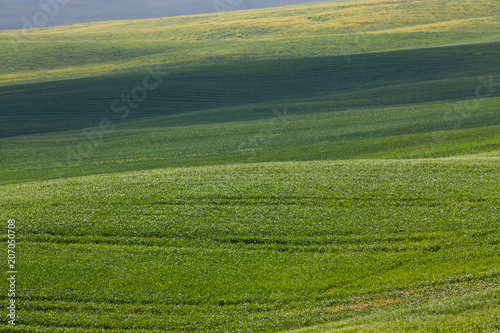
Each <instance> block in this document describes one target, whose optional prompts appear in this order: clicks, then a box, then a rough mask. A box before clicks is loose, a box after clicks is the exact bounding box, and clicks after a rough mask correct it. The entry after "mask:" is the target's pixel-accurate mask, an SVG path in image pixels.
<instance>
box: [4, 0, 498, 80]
mask: <svg viewBox="0 0 500 333" xmlns="http://www.w3.org/2000/svg"><path fill="white" fill-rule="evenodd" d="M499 17H500V3H498V1H493V0H480V1H471V0H467V1H463V0H445V1H439V2H436V1H434V0H405V1H399V2H397V3H395V2H394V1H389V0H366V1H345V2H339V1H335V2H325V3H317V4H306V5H296V6H289V7H283V8H277V9H264V10H255V11H242V12H232V13H225V14H224V15H223V16H222V18H221V17H220V16H219V15H218V14H212V15H198V16H189V17H177V18H166V19H154V20H144V21H141V20H139V21H113V22H104V23H92V24H81V25H75V26H72V27H58V28H48V29H42V30H38V31H34V32H33V31H31V32H29V33H25V32H22V31H6V32H0V58H1V59H2V61H1V63H0V83H3V84H10V83H12V82H26V81H34V80H35V81H36V80H47V79H58V78H67V77H79V76H94V75H97V74H103V73H109V72H116V71H121V70H125V69H134V68H135V69H137V68H144V67H147V66H150V67H152V66H156V65H163V66H166V67H168V68H172V67H175V66H186V65H199V64H214V63H225V62H235V61H239V62H241V61H255V60H266V59H284V58H302V57H317V56H332V55H350V54H359V53H365V52H372V51H387V50H394V49H414V48H420V47H428V46H436V45H448V44H460V43H466V42H472V41H485V40H497V41H498V38H499V37H500V35H499V27H500V25H499Z"/></svg>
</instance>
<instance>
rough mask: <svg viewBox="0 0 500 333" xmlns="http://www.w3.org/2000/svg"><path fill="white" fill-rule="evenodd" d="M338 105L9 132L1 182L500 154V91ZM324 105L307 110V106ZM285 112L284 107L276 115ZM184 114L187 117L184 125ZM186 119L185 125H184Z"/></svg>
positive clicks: (286, 106) (287, 106) (0, 169)
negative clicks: (425, 101) (384, 104)
mask: <svg viewBox="0 0 500 333" xmlns="http://www.w3.org/2000/svg"><path fill="white" fill-rule="evenodd" d="M476 102H477V103H478V104H477V107H475V108H468V107H465V105H464V103H463V102H451V103H438V104H430V105H420V106H419V105H414V106H406V107H394V108H375V109H371V108H369V109H360V110H346V111H337V112H331V111H330V106H331V104H330V103H328V102H311V103H290V104H282V105H278V106H277V108H276V109H275V110H274V112H273V105H267V106H263V107H261V108H258V109H248V108H244V107H242V108H240V109H239V113H241V114H244V113H245V112H254V111H255V112H259V113H261V114H262V115H266V114H267V117H268V119H262V120H253V121H249V120H243V121H233V122H227V123H224V122H221V123H215V124H198V125H186V122H187V121H189V117H192V118H193V119H195V120H198V119H199V120H200V122H202V120H203V119H204V118H205V117H212V118H213V119H217V116H220V117H222V118H223V119H226V118H228V117H232V116H233V112H234V108H229V109H227V110H225V109H223V110H219V111H218V112H216V113H215V114H210V113H208V114H207V113H206V112H200V113H193V114H189V115H186V116H185V117H184V116H182V115H181V116H180V117H178V116H168V117H156V118H153V119H150V120H144V121H138V122H137V123H130V124H129V125H125V124H120V123H119V122H117V123H116V125H117V127H116V128H115V129H111V126H109V127H107V128H94V129H91V130H88V131H83V132H82V131H68V132H62V133H53V134H52V133H50V134H40V135H30V136H18V137H12V138H4V139H0V142H1V145H2V150H1V152H2V158H1V159H0V181H1V183H3V184H5V183H15V182H21V181H29V180H37V179H50V178H56V177H70V176H80V175H88V174H99V173H107V172H120V171H130V170H145V169H152V168H161V167H166V166H169V167H182V166H197V165H217V164H231V163H249V162H271V161H300V160H331V159H360V158H361V159H371V158H376V159H380V158H425V157H450V156H456V157H458V156H462V155H477V154H480V155H482V156H499V154H500V153H499V152H500V137H499V136H498V133H499V130H500V115H499V113H498V109H499V106H500V99H499V98H492V99H484V100H476ZM303 110H308V111H309V112H316V113H313V114H303V115H301V114H300V113H301V111H303ZM275 112H276V113H275ZM176 122H177V123H178V124H176ZM179 123H180V124H182V125H179Z"/></svg>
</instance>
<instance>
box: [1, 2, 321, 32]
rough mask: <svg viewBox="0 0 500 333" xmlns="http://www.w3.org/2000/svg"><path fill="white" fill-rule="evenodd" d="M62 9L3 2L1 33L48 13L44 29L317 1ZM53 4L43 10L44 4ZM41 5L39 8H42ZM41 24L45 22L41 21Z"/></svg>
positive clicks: (80, 4)
mask: <svg viewBox="0 0 500 333" xmlns="http://www.w3.org/2000/svg"><path fill="white" fill-rule="evenodd" d="M59 2H60V3H62V4H63V5H62V6H59V8H54V6H53V3H54V2H51V1H45V2H44V1H40V2H38V3H36V2H33V1H31V0H3V1H2V3H0V30H5V29H22V27H23V26H24V25H26V22H25V21H24V20H23V17H25V18H27V20H28V22H30V23H31V24H33V25H34V26H36V25H35V23H34V21H35V20H33V16H35V15H37V13H39V12H42V13H43V12H48V13H50V14H52V15H50V19H49V20H48V22H46V24H44V27H52V26H57V25H74V24H78V23H86V22H96V21H110V20H131V19H147V18H154V17H170V16H180V15H194V14H202V13H214V12H219V11H222V12H227V11H232V10H248V9H256V8H268V7H278V6H286V5H293V4H299V3H310V2H318V0H252V1H243V0H217V1H214V0H168V1H162V0H141V1H140V2H138V1H136V0H104V1H62V0H61V1H59ZM47 3H48V4H52V5H51V6H49V10H44V8H45V6H44V5H45V4H47ZM41 5H42V6H41ZM40 21H41V22H43V23H45V22H44V21H43V20H40Z"/></svg>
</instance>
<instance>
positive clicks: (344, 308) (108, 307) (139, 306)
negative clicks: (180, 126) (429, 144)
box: [0, 158, 500, 332]
mask: <svg viewBox="0 0 500 333" xmlns="http://www.w3.org/2000/svg"><path fill="white" fill-rule="evenodd" d="M498 161H499V160H498V159H488V158H485V159H475V160H468V159H448V160H425V159H422V160H412V161H389V160H386V161H334V162H332V161H325V162H292V163H267V164H249V165H232V166H213V167H197V168H178V169H170V170H169V169H167V170H164V169H159V170H153V171H142V172H133V173H121V174H114V175H98V176H90V177H82V178H68V179H60V180H52V181H43V182H42V181H39V182H32V183H26V184H17V185H6V186H2V191H0V204H1V206H2V211H1V212H0V218H1V219H2V220H5V221H6V218H9V219H11V218H15V219H16V221H17V228H18V229H17V231H16V232H17V234H18V238H17V240H18V242H19V245H18V246H19V248H20V249H22V254H19V265H18V276H19V279H18V282H17V288H18V290H19V304H20V305H19V306H20V308H19V311H20V312H19V313H20V315H19V319H18V326H16V327H15V328H9V327H5V326H2V327H1V329H2V331H3V332H22V331H24V332H26V331H28V332H56V331H58V332H60V331H65V332H96V331H102V330H112V331H115V330H116V331H117V332H125V331H127V332H141V331H142V332H144V331H148V332H186V331H191V332H259V331H260V332H283V331H287V330H290V329H294V328H300V327H305V326H311V325H315V324H321V323H326V322H333V325H334V326H333V327H344V328H349V327H350V328H351V331H356V329H358V328H360V325H363V324H364V326H361V328H368V329H369V328H372V330H370V331H373V329H375V328H378V327H379V328H381V329H382V331H388V330H390V329H391V328H402V329H405V328H408V327H411V324H412V322H413V325H414V326H415V325H418V324H419V323H421V324H423V325H426V326H424V327H428V328H429V330H430V331H438V332H449V330H446V328H445V327H446V326H445V325H442V324H443V323H444V324H450V323H454V324H460V323H461V322H463V318H462V319H461V317H460V316H461V315H463V314H464V311H465V310H467V313H466V316H471V317H469V318H470V319H471V322H469V323H468V324H467V323H465V324H466V325H462V326H456V325H455V326H451V327H458V328H460V327H462V328H467V327H470V328H476V329H477V328H478V327H485V328H488V327H491V328H492V329H494V328H495V327H496V328H498V316H496V314H498V309H499V305H498V283H499V282H500V280H499V276H500V275H499V273H500V272H499V270H498V268H499V267H500V257H499V256H498V241H499V239H498V237H499V231H500V230H499V224H498V223H497V222H498V207H499V205H500V199H499V197H498V195H497V194H498V191H499V190H500V185H499V183H498V181H497V180H498V176H499V170H500V169H499V163H498ZM6 214H8V216H6ZM6 237H7V236H6V235H3V236H2V239H3V241H6ZM1 267H2V268H3V269H4V270H6V262H2V264H1ZM2 283H3V284H4V283H5V282H2ZM458 295H468V298H461V297H457V296H458ZM443 298H449V300H448V301H445V304H444V305H446V306H443V304H442V303H438V301H440V300H441V299H443ZM452 302H453V303H452ZM422 304H425V305H422ZM471 308H472V309H473V310H474V311H472V312H469V310H470V309H471ZM380 309H382V310H383V309H385V311H386V312H379V310H380ZM394 316H395V317H396V318H394ZM425 316H427V317H425ZM397 318H405V319H407V321H406V322H401V321H396V320H395V319H397ZM422 318H423V319H427V320H426V321H425V323H423V322H422V321H423V319H422ZM430 318H433V320H434V322H432V321H429V320H428V319H430ZM388 319H391V321H388ZM419 319H420V321H419ZM391 325H392V326H391ZM482 325H484V326H482ZM488 325H491V326H488ZM495 325H496V326H495ZM414 326H413V327H414ZM384 328H385V330H384ZM439 328H441V329H439ZM456 331H457V332H465V331H464V330H456Z"/></svg>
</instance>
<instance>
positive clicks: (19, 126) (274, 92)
mask: <svg viewBox="0 0 500 333" xmlns="http://www.w3.org/2000/svg"><path fill="white" fill-rule="evenodd" d="M499 55H500V43H486V44H476V45H462V46H453V47H443V48H430V49H420V50H414V51H395V52H384V53H374V54H363V55H358V56H355V57H353V58H352V59H353V60H354V63H351V64H348V63H347V62H346V61H345V58H344V57H342V56H336V57H322V58H304V59H293V60H280V61H265V62H253V63H249V64H232V65H219V66H207V67H193V68H183V69H177V70H173V71H167V70H165V69H159V70H158V69H155V70H154V71H155V72H156V75H159V76H161V78H159V79H155V78H153V77H152V76H151V74H150V73H149V72H148V71H140V72H133V73H123V74H115V75H108V76H105V77H97V78H87V79H78V80H67V81H55V82H50V83H38V84H25V85H19V86H11V87H0V97H1V98H2V104H1V105H0V137H2V136H15V135H21V134H29V133H39V132H53V131H61V130H68V129H82V128H86V127H92V126H96V125H98V124H99V122H100V121H101V120H102V119H104V118H111V119H116V118H118V117H122V116H124V113H123V112H116V113H113V111H114V109H113V108H112V106H113V102H114V101H115V100H117V99H118V100H120V99H123V97H122V96H126V95H129V96H130V95H131V94H132V93H133V92H134V90H133V89H134V87H136V86H139V87H141V88H142V86H143V82H144V77H149V79H148V80H147V84H148V85H153V86H155V89H152V90H150V91H147V95H146V96H145V98H144V100H142V99H143V98H142V96H141V94H142V93H136V96H137V94H138V95H139V96H140V97H141V98H139V99H141V101H140V102H139V103H134V104H135V105H136V108H132V107H130V108H129V109H130V112H129V114H127V121H128V120H137V119H143V118H145V117H150V116H155V115H156V116H158V115H171V114H189V113H190V112H193V111H201V110H209V109H216V108H221V107H232V108H233V112H232V113H228V114H227V115H226V117H218V118H216V119H214V118H213V117H210V116H205V117H204V118H203V122H205V123H210V122H212V123H213V122H220V121H232V120H236V119H239V120H242V119H241V118H244V120H251V119H258V118H261V117H263V116H265V115H268V116H271V115H272V113H270V112H269V111H268V110H266V111H265V112H264V115H263V113H262V112H255V111H249V112H247V111H245V112H244V114H241V112H240V113H238V109H239V108H238V106H243V105H245V106H247V109H248V108H250V107H251V109H252V110H255V109H259V108H261V105H262V104H263V103H274V104H278V103H290V102H308V101H314V100H316V101H319V100H321V101H324V102H325V103H328V104H329V107H330V109H331V110H345V109H347V108H359V107H381V106H393V105H397V104H410V103H423V102H433V101H449V100H460V99H466V98H469V97H470V96H471V95H472V96H474V95H475V93H476V88H477V86H478V85H479V86H480V85H482V84H483V82H481V79H480V78H479V77H480V76H485V78H483V79H482V80H483V81H489V80H494V82H493V83H492V85H493V86H491V87H490V86H487V87H484V88H482V89H479V90H480V96H488V97H491V96H495V95H496V96H498V95H499V94H500V88H499V87H498V83H497V82H500V79H498V78H499V77H500V64H499V63H498V56H499ZM488 75H492V76H493V78H492V79H487V78H486V76H488ZM157 80H161V82H157ZM41 101H43V102H42V103H41ZM123 106H126V104H125V103H124V102H119V103H118V104H115V108H120V107H123ZM268 108H269V107H266V109H268ZM311 111H313V110H307V109H305V110H302V111H300V113H308V112H311ZM176 124H179V122H176ZM183 124H190V125H191V124H193V117H192V115H190V114H189V117H188V118H186V121H185V123H183Z"/></svg>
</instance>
